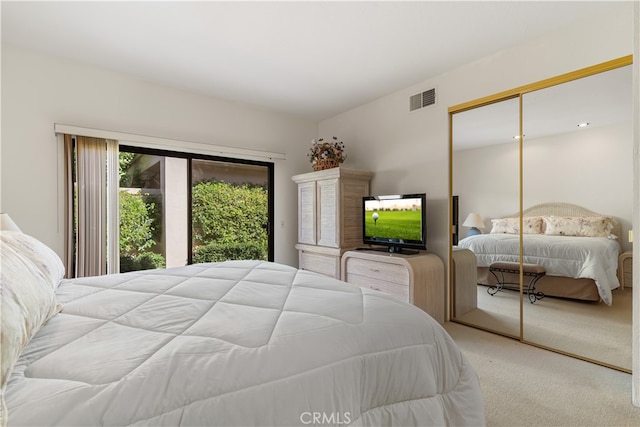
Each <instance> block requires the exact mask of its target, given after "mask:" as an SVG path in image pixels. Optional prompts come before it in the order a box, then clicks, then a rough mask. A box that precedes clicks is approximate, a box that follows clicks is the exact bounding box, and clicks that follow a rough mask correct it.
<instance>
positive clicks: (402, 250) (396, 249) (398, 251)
mask: <svg viewBox="0 0 640 427" xmlns="http://www.w3.org/2000/svg"><path fill="white" fill-rule="evenodd" d="M387 252H389V253H392V254H405V255H418V254H419V253H420V251H416V250H413V249H405V248H399V247H397V246H389V249H388V250H387Z"/></svg>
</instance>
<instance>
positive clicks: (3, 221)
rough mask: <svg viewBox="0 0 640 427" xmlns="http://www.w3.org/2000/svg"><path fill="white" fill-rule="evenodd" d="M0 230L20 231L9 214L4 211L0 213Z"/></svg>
mask: <svg viewBox="0 0 640 427" xmlns="http://www.w3.org/2000/svg"><path fill="white" fill-rule="evenodd" d="M0 230H6V231H19V232H22V230H20V227H18V226H17V225H16V223H15V222H13V220H12V219H11V217H10V216H9V214H6V213H0Z"/></svg>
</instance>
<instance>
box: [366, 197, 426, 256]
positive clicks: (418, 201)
mask: <svg viewBox="0 0 640 427" xmlns="http://www.w3.org/2000/svg"><path fill="white" fill-rule="evenodd" d="M425 205H426V197H425V195H424V194H404V195H389V196H370V197H364V198H363V208H364V212H363V236H364V239H363V240H364V243H368V244H378V245H384V246H389V250H390V251H391V252H395V251H396V249H399V251H401V249H402V248H416V249H426V229H425V224H426V221H425V218H426V215H425V208H426V206H425Z"/></svg>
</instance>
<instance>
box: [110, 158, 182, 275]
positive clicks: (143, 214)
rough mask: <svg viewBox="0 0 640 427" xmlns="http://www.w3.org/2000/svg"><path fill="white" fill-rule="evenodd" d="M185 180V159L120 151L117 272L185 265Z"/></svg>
mask: <svg viewBox="0 0 640 427" xmlns="http://www.w3.org/2000/svg"><path fill="white" fill-rule="evenodd" d="M187 176H188V175H187V160H186V159H181V158H175V157H167V156H160V155H149V154H139V153H129V152H124V151H121V152H120V271H121V272H125V271H134V270H146V269H150V268H164V267H175V266H181V265H186V264H187V253H188V249H187V244H188V238H187V224H188V220H187V210H186V206H187V198H188V194H187V188H188V186H187ZM167 242H170V244H167Z"/></svg>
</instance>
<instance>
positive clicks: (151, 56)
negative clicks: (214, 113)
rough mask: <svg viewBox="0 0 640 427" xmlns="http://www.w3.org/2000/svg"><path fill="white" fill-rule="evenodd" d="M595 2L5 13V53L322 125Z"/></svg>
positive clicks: (215, 4) (49, 7)
mask: <svg viewBox="0 0 640 427" xmlns="http://www.w3.org/2000/svg"><path fill="white" fill-rule="evenodd" d="M609 7H611V2H607V1H603V2H595V1H587V2H583V1H567V2H563V1H543V2H540V1H529V2H521V1H502V2H486V1H471V2H464V1H408V2H404V1H403V2H400V1H385V2H368V1H354V2H341V1H321V2H311V1H294V2H279V1H274V2H269V1H259V2H247V1H236V2H219V1H200V2H184V1H183V2H169V1H163V2H122V1H116V2H95V1H86V2H75V1H72V2H55V1H46V2H13V1H11V2H7V1H2V11H1V12H2V13H1V18H2V43H7V44H13V45H18V46H22V47H25V48H30V49H35V50H39V51H43V52H46V53H50V54H53V55H58V56H62V57H65V58H69V59H72V60H78V61H82V62H86V63H89V64H94V65H97V66H101V67H106V68H109V69H112V70H115V71H120V72H124V73H128V74H131V75H133V76H137V77H140V78H143V79H147V80H150V81H156V82H160V83H162V84H165V85H170V86H175V87H178V88H181V89H185V90H189V91H193V92H197V93H201V94H205V95H211V96H215V97H218V98H222V99H227V100H229V101H236V102H243V103H248V104H252V105H255V106H258V107H263V108H268V109H273V110H276V111H280V112H285V113H291V114H295V115H298V116H301V117H305V118H308V119H312V120H322V119H324V118H328V117H331V116H334V115H336V114H339V113H341V112H344V111H347V110H349V109H352V108H354V107H357V106H359V105H362V104H365V103H367V102H370V101H372V100H375V99H377V98H379V97H381V96H384V95H386V94H389V93H392V92H394V91H397V90H400V89H403V88H407V87H409V86H411V85H414V84H417V83H419V82H421V81H424V80H427V79H429V78H431V77H434V76H437V75H439V74H441V73H443V72H445V71H447V70H451V69H453V68H455V67H458V66H460V65H463V64H465V63H468V62H470V61H473V60H476V59H479V58H482V57H483V56H486V55H489V54H492V53H494V52H496V51H499V50H502V49H506V48H509V47H512V46H515V45H518V44H520V43H523V42H525V41H527V40H531V39H535V38H537V37H539V36H541V35H543V34H545V33H547V32H549V31H553V30H554V29H557V28H560V27H562V26H565V25H567V24H569V23H572V22H574V21H577V20H580V19H583V18H586V17H588V16H592V15H595V14H598V13H602V12H603V11H604V10H606V9H607V8H609Z"/></svg>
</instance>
